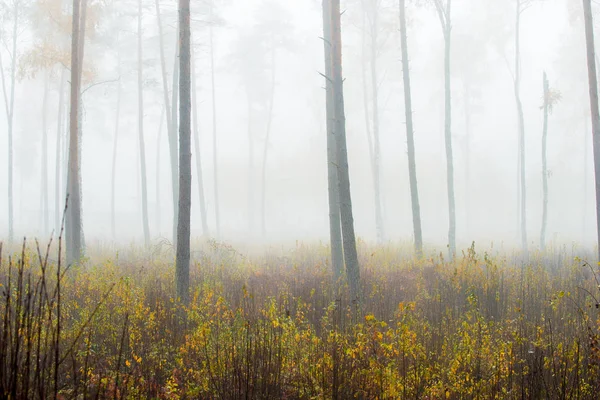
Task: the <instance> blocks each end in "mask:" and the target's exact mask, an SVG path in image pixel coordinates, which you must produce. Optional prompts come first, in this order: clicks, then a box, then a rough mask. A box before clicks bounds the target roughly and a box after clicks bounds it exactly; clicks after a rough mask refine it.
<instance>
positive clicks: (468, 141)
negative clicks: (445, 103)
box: [463, 77, 473, 238]
mask: <svg viewBox="0 0 600 400" xmlns="http://www.w3.org/2000/svg"><path fill="white" fill-rule="evenodd" d="M468 79H469V78H468V77H467V78H466V79H465V81H464V82H463V92H464V101H465V110H464V111H465V194H466V195H465V210H466V212H465V219H466V221H465V222H466V225H467V226H466V228H467V229H465V232H466V233H467V237H469V238H473V236H472V235H471V90H470V89H471V86H470V82H469V80H468Z"/></svg>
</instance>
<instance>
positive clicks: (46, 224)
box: [40, 71, 50, 235]
mask: <svg viewBox="0 0 600 400" xmlns="http://www.w3.org/2000/svg"><path fill="white" fill-rule="evenodd" d="M48 75H49V72H48V71H46V76H45V78H44V80H45V82H44V98H43V101H42V103H43V105H42V163H41V175H42V181H41V188H42V196H41V199H40V200H41V202H42V207H41V211H42V234H43V235H48V234H49V233H50V215H49V212H48V197H49V196H48V119H47V114H48V91H49V87H48V84H49V83H48V81H49V79H50V78H49V77H48Z"/></svg>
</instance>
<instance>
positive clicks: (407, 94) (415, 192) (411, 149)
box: [399, 0, 423, 256]
mask: <svg viewBox="0 0 600 400" xmlns="http://www.w3.org/2000/svg"><path fill="white" fill-rule="evenodd" d="M399 1H400V42H401V47H402V78H403V81H404V112H405V115H406V138H407V144H408V174H409V178H410V199H411V203H412V215H413V229H414V235H415V252H416V254H417V256H421V255H422V254H423V234H422V230H421V207H420V204H419V189H418V185H417V162H416V156H415V134H414V127H413V118H412V95H411V88H410V69H409V62H408V38H407V33H406V4H405V0H399Z"/></svg>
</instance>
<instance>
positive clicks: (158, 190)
mask: <svg viewBox="0 0 600 400" xmlns="http://www.w3.org/2000/svg"><path fill="white" fill-rule="evenodd" d="M165 114H168V113H165V109H164V108H163V109H162V112H161V113H160V123H159V124H158V133H157V135H156V232H157V234H158V236H161V215H160V193H161V187H160V149H161V146H160V139H161V135H162V128H163V123H164V122H165Z"/></svg>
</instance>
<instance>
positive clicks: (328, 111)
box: [322, 0, 344, 282]
mask: <svg viewBox="0 0 600 400" xmlns="http://www.w3.org/2000/svg"><path fill="white" fill-rule="evenodd" d="M322 8H323V45H324V50H325V117H326V131H327V132H326V134H327V188H328V199H329V240H330V247H331V266H332V268H333V275H334V279H335V281H336V282H339V280H340V277H341V276H342V273H343V269H344V254H343V247H342V227H341V219H340V195H339V193H340V187H339V185H340V184H339V179H338V168H337V140H336V135H335V132H336V130H335V105H334V101H335V98H334V93H333V57H332V32H331V0H323V1H322Z"/></svg>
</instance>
